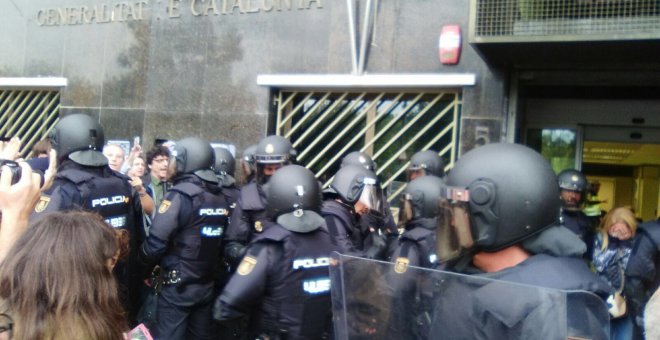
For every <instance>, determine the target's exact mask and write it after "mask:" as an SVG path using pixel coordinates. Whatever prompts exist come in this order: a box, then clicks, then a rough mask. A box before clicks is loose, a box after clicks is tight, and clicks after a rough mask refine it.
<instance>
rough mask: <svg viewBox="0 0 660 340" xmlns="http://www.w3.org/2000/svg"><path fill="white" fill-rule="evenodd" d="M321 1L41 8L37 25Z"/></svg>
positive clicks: (151, 0) (197, 0)
mask: <svg viewBox="0 0 660 340" xmlns="http://www.w3.org/2000/svg"><path fill="white" fill-rule="evenodd" d="M322 8H323V5H322V3H321V0H163V1H161V0H156V1H155V0H142V1H122V2H114V3H105V4H97V5H93V6H85V5H81V6H72V7H57V8H41V9H39V10H38V11H37V21H36V22H37V25H39V26H69V25H86V24H105V23H112V22H124V21H141V20H148V19H150V16H155V17H156V18H168V19H176V18H181V17H182V16H184V15H192V16H194V17H205V16H223V15H241V14H256V13H273V12H282V11H293V10H309V9H322Z"/></svg>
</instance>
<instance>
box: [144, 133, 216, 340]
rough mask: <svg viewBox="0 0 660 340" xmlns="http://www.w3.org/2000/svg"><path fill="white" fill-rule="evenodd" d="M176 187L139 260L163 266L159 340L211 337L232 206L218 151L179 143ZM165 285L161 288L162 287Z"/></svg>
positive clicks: (202, 143) (194, 141)
mask: <svg viewBox="0 0 660 340" xmlns="http://www.w3.org/2000/svg"><path fill="white" fill-rule="evenodd" d="M172 156H173V157H174V161H173V162H171V163H172V166H174V167H175V168H176V170H175V176H174V178H173V180H174V186H173V187H172V188H171V189H170V190H169V191H168V192H167V194H166V195H165V199H164V200H163V201H162V202H161V204H160V206H159V207H158V210H157V212H156V215H155V217H154V220H153V224H152V226H151V230H150V232H149V236H148V237H147V239H146V241H145V242H144V243H143V244H142V247H141V248H140V252H139V259H140V260H141V262H142V263H144V265H145V266H146V267H147V268H153V266H154V265H156V264H158V265H159V266H160V269H161V277H160V278H159V279H158V280H156V281H157V282H156V283H155V285H156V286H160V287H162V288H160V292H159V294H158V297H157V298H158V303H157V310H156V323H155V325H153V327H152V328H151V329H150V330H151V332H152V333H153V334H154V336H155V337H156V338H159V339H164V338H167V339H211V338H213V336H214V331H213V328H214V327H213V326H214V325H213V321H212V318H211V306H212V304H213V297H214V279H215V274H216V266H217V265H218V258H219V255H220V253H221V240H222V236H223V233H224V231H225V229H226V227H227V224H228V216H229V204H228V201H227V199H226V198H225V196H224V195H222V191H221V188H220V187H219V186H218V178H217V176H216V174H215V173H214V171H213V170H212V167H213V165H214V163H215V157H214V152H213V148H212V147H211V145H210V144H209V143H208V142H206V141H204V140H201V139H199V138H194V137H191V138H185V139H182V140H181V141H178V142H177V143H176V144H175V146H174V150H173V151H172ZM161 285H162V286H161Z"/></svg>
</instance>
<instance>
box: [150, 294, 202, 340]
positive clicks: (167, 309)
mask: <svg viewBox="0 0 660 340" xmlns="http://www.w3.org/2000/svg"><path fill="white" fill-rule="evenodd" d="M212 306H213V300H211V301H208V302H205V303H200V304H197V305H193V306H186V307H184V306H178V305H176V304H173V303H169V302H168V301H166V300H165V299H164V298H163V297H162V295H159V296H158V306H157V307H156V310H157V312H156V315H157V316H156V317H157V321H156V325H154V327H153V328H152V329H150V331H151V334H152V335H153V336H154V339H158V340H161V339H163V340H165V339H182V340H184V339H185V340H188V339H204V340H206V339H213V338H214V335H213V333H214V328H215V325H214V321H213V318H212V313H211V308H212Z"/></svg>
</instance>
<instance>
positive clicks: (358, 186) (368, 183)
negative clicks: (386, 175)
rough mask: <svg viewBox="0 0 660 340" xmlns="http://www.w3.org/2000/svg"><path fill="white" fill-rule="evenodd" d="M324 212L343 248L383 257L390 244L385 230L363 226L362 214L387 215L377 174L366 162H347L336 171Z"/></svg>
mask: <svg viewBox="0 0 660 340" xmlns="http://www.w3.org/2000/svg"><path fill="white" fill-rule="evenodd" d="M324 196H325V200H324V202H323V206H322V208H321V213H322V215H323V217H324V218H325V220H326V224H327V225H328V230H329V231H330V235H332V237H333V239H334V242H335V243H336V244H338V245H339V246H340V247H342V249H343V250H344V252H349V253H354V254H357V255H363V256H366V257H368V258H378V259H382V258H383V257H384V256H385V251H386V248H387V245H386V241H385V237H384V236H383V235H382V232H381V231H380V230H378V229H374V228H363V227H364V225H363V224H360V218H363V217H364V216H367V215H374V216H375V218H376V219H381V220H382V218H383V216H384V212H383V209H384V208H383V193H382V189H381V188H380V183H379V181H378V178H377V177H376V174H374V173H373V172H372V171H369V170H367V169H366V168H365V167H363V166H357V165H346V166H343V167H341V168H340V169H339V171H337V173H336V174H335V176H334V178H333V180H332V183H330V187H329V188H328V189H327V190H326V191H325V192H324Z"/></svg>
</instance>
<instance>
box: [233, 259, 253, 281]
mask: <svg viewBox="0 0 660 340" xmlns="http://www.w3.org/2000/svg"><path fill="white" fill-rule="evenodd" d="M256 265H257V259H255V258H254V257H252V256H246V257H244V258H243V261H241V264H239V265H238V268H237V269H236V272H237V273H238V274H239V275H243V276H245V275H248V274H250V273H251V272H252V269H254V266H256Z"/></svg>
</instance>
